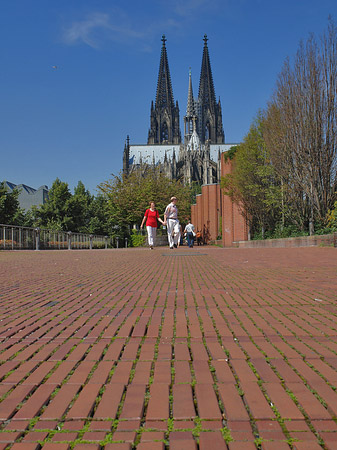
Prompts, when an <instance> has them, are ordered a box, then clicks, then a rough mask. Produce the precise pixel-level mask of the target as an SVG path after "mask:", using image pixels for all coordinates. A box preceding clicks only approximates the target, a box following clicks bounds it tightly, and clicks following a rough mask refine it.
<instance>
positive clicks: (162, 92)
mask: <svg viewBox="0 0 337 450" xmlns="http://www.w3.org/2000/svg"><path fill="white" fill-rule="evenodd" d="M161 40H162V43H163V45H162V49H161V56H160V64H159V74H158V83H157V95H156V105H155V107H156V108H165V107H166V106H170V107H172V108H173V106H174V99H173V90H172V83H171V76H170V69H169V65H168V59H167V51H166V45H165V43H166V41H167V39H166V37H165V34H163V36H162V39H161Z"/></svg>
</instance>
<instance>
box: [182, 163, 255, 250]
mask: <svg viewBox="0 0 337 450" xmlns="http://www.w3.org/2000/svg"><path fill="white" fill-rule="evenodd" d="M231 172H232V162H231V161H228V162H226V161H225V159H224V154H222V155H221V176H224V175H226V174H228V173H231ZM220 218H222V245H223V246H224V247H231V246H233V245H235V244H233V242H236V241H242V240H247V239H248V229H247V224H246V220H245V219H244V217H243V216H242V214H241V210H240V207H239V205H237V204H235V203H233V202H232V200H231V199H230V198H229V197H228V196H227V195H223V194H222V192H221V189H220V184H208V185H204V186H202V190H201V194H200V195H197V199H196V204H195V205H192V208H191V222H192V223H193V225H194V226H195V228H196V230H202V231H203V232H204V233H205V234H206V237H207V240H216V239H217V237H218V235H219V234H221V233H220Z"/></svg>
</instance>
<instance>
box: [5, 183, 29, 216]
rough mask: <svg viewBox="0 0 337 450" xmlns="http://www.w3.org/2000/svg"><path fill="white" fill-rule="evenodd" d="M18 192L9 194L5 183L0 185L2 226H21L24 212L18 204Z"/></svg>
mask: <svg viewBox="0 0 337 450" xmlns="http://www.w3.org/2000/svg"><path fill="white" fill-rule="evenodd" d="M19 193H20V192H19V191H18V190H17V189H14V190H13V191H12V192H10V191H9V190H8V189H7V187H6V186H5V183H3V182H1V183H0V223H2V224H4V225H21V224H22V223H23V221H24V216H25V214H24V211H23V209H21V208H20V204H19V200H18V197H19Z"/></svg>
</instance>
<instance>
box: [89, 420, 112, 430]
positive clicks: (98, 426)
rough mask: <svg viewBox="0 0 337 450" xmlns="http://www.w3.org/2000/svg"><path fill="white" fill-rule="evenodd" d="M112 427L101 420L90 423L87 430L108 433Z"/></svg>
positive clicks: (110, 423) (107, 422) (108, 422)
mask: <svg viewBox="0 0 337 450" xmlns="http://www.w3.org/2000/svg"><path fill="white" fill-rule="evenodd" d="M111 426H112V422H110V421H106V420H104V421H103V420H102V421H97V422H96V421H94V422H91V423H90V427H89V430H90V431H110V430H111Z"/></svg>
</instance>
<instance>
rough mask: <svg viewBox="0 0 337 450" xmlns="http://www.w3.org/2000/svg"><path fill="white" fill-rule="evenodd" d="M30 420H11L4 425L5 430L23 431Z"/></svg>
mask: <svg viewBox="0 0 337 450" xmlns="http://www.w3.org/2000/svg"><path fill="white" fill-rule="evenodd" d="M29 424H30V420H11V421H10V422H9V423H8V424H7V425H6V426H5V428H4V429H5V430H18V431H24V430H26V429H27V428H28V425H29Z"/></svg>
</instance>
